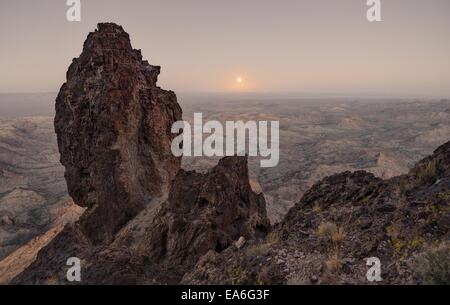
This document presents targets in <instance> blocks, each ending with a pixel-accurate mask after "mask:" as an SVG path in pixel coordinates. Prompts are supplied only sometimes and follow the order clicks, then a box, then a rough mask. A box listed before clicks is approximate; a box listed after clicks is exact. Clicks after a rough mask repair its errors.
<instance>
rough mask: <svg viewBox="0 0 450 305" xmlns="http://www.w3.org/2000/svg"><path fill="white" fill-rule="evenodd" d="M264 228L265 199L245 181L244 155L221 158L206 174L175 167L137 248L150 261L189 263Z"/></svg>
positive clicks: (256, 234)
mask: <svg viewBox="0 0 450 305" xmlns="http://www.w3.org/2000/svg"><path fill="white" fill-rule="evenodd" d="M269 230H270V222H269V219H268V218H267V214H266V203H265V200H264V196H263V195H262V194H255V193H254V192H253V191H252V189H251V187H250V183H249V178H248V167H247V157H226V158H224V159H222V160H220V162H219V164H218V165H217V166H216V167H214V168H213V169H212V170H211V171H209V172H208V173H206V174H199V173H196V172H186V171H184V170H181V171H180V172H179V173H178V175H177V176H176V178H175V180H174V184H173V186H172V189H171V191H170V195H169V199H168V201H167V202H165V203H164V204H163V205H162V208H161V210H160V211H159V213H158V214H157V215H156V217H155V218H154V221H153V225H152V226H151V227H150V228H149V229H148V231H147V234H146V236H145V237H144V239H143V242H142V244H141V246H140V250H141V251H142V253H145V255H146V256H148V257H150V258H151V259H152V261H156V262H164V261H166V260H167V261H168V262H169V263H170V264H176V265H190V264H194V263H195V262H196V261H197V259H198V258H199V257H200V256H201V255H203V254H205V253H207V252H208V250H215V251H216V252H221V251H222V250H224V249H226V248H228V247H229V246H230V245H232V243H233V242H235V241H236V240H238V239H239V238H240V237H241V236H243V237H245V238H246V239H262V238H265V236H266V234H267V233H268V231H269Z"/></svg>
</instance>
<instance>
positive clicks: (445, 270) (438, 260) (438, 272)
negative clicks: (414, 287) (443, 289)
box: [414, 242, 450, 285]
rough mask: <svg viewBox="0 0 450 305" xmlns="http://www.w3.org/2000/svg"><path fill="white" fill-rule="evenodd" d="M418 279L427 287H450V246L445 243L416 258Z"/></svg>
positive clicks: (415, 264)
mask: <svg viewBox="0 0 450 305" xmlns="http://www.w3.org/2000/svg"><path fill="white" fill-rule="evenodd" d="M414 268H415V271H416V275H417V277H418V278H419V279H420V280H421V281H422V282H423V283H424V284H427V285H450V245H449V243H448V242H447V243H443V244H441V245H440V246H438V247H432V248H429V249H427V250H426V251H424V252H423V253H421V254H419V255H417V256H416V257H415V262H414Z"/></svg>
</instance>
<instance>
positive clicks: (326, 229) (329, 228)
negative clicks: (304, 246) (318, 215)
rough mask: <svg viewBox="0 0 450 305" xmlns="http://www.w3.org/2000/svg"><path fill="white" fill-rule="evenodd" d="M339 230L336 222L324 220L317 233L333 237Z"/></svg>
mask: <svg viewBox="0 0 450 305" xmlns="http://www.w3.org/2000/svg"><path fill="white" fill-rule="evenodd" d="M337 230H338V228H337V226H336V224H335V223H333V222H323V223H321V224H320V225H319V229H318V230H317V233H318V234H319V236H322V237H329V238H331V236H332V235H333V234H334V233H335V232H336V231H337Z"/></svg>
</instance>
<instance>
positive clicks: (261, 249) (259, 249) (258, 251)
mask: <svg viewBox="0 0 450 305" xmlns="http://www.w3.org/2000/svg"><path fill="white" fill-rule="evenodd" d="M270 247H271V244H268V243H265V244H256V245H252V246H250V247H248V248H247V249H246V251H245V254H246V255H247V256H263V255H267V254H268V253H269V251H270Z"/></svg>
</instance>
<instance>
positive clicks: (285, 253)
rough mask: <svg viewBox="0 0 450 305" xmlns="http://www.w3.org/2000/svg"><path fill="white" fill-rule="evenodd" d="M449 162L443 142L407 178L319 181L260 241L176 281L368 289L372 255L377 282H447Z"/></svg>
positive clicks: (349, 176)
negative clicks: (376, 262) (368, 262)
mask: <svg viewBox="0 0 450 305" xmlns="http://www.w3.org/2000/svg"><path fill="white" fill-rule="evenodd" d="M449 162H450V142H449V143H446V144H444V145H443V146H441V147H439V148H438V149H437V150H436V151H435V152H434V154H433V155H431V156H430V157H427V158H425V159H423V160H422V161H420V162H418V163H417V165H416V166H415V167H414V168H413V169H412V170H411V172H410V173H409V174H408V175H404V176H400V177H394V178H392V179H389V180H382V179H380V178H376V177H375V176H374V175H373V174H370V173H367V172H363V171H359V172H354V173H351V172H344V173H341V174H336V175H333V176H330V177H326V178H324V179H323V180H321V181H319V182H317V183H316V184H315V185H314V186H313V187H312V188H311V189H310V190H309V191H307V192H306V193H305V195H304V196H303V198H302V199H301V201H300V202H298V203H297V204H296V205H295V206H294V207H293V208H292V209H291V210H290V211H289V213H288V214H287V216H286V217H285V219H284V220H283V222H282V223H280V224H279V225H278V226H277V227H275V228H274V231H273V232H272V233H271V234H270V235H269V237H268V238H267V239H266V240H265V241H264V242H261V243H256V244H249V245H247V246H245V247H244V248H243V249H242V250H240V251H237V250H236V249H234V250H233V249H232V248H230V249H227V250H226V251H224V253H223V255H219V254H214V253H208V254H207V255H204V256H203V257H202V258H200V259H199V261H198V263H197V264H196V266H195V268H193V269H192V271H190V272H188V273H186V274H185V275H184V277H183V283H186V284H211V283H215V284H218V283H221V284H233V283H241V284H255V283H261V282H262V283H267V284H279V283H280V282H281V283H290V284H317V283H319V284H369V282H368V281H367V278H366V273H367V270H368V267H367V266H366V260H365V259H366V258H369V257H377V258H379V259H380V261H381V264H382V268H381V271H382V274H381V276H382V279H383V280H382V282H380V283H381V284H422V283H425V284H426V283H444V282H446V283H447V284H448V280H449V279H450V270H449V269H448V266H450V250H449V249H450V245H449V243H448V241H449V238H450V173H449ZM418 257H422V259H421V260H420V259H418ZM225 262H226V263H225ZM274 262H275V266H274ZM255 265H259V266H266V268H259V269H258V268H255ZM270 274H272V276H270ZM280 274H281V279H280ZM273 275H275V276H273Z"/></svg>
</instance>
